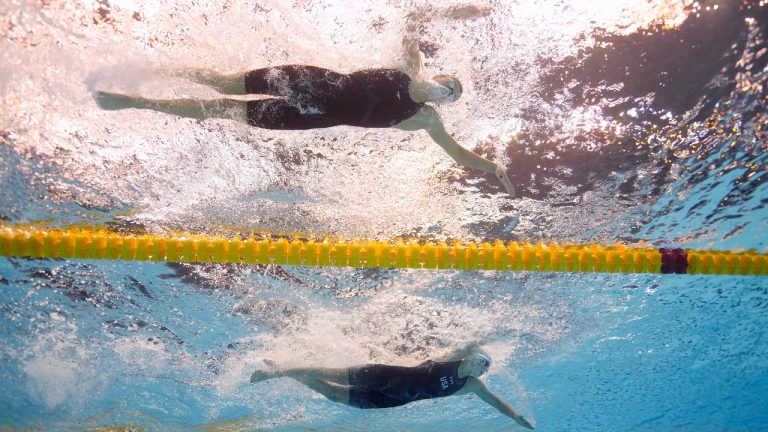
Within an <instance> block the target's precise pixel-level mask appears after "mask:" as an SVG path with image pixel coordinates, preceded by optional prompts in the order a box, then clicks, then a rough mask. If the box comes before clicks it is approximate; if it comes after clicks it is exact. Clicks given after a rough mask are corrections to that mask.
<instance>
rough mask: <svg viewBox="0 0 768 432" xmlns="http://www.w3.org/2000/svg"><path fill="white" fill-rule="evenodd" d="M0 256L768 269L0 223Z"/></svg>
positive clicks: (717, 259)
mask: <svg viewBox="0 0 768 432" xmlns="http://www.w3.org/2000/svg"><path fill="white" fill-rule="evenodd" d="M0 256H7V257H31V258H66V259H107V260H139V261H166V262H192V263H195V262H197V263H208V262H212V263H238V264H273V265H290V266H293V265H296V266H320V267H358V268H416V269H453V270H498V271H539V272H599V273H662V274H716V275H761V276H765V275H768V254H761V253H758V252H756V251H747V252H729V251H709V250H707V251H697V250H691V249H681V248H671V249H668V248H634V247H628V246H623V245H609V246H606V245H593V244H567V245H560V244H557V243H535V244H531V243H528V242H523V243H520V242H501V241H490V242H481V243H472V242H458V241H455V242H418V241H409V240H402V239H395V240H392V241H377V240H336V239H324V240H317V241H316V240H308V239H306V238H299V237H293V238H291V237H288V236H286V237H275V236H240V237H232V238H229V237H224V236H213V235H205V234H133V233H124V232H116V231H110V230H107V229H101V228H96V229H90V228H56V229H42V228H34V227H22V226H5V227H0Z"/></svg>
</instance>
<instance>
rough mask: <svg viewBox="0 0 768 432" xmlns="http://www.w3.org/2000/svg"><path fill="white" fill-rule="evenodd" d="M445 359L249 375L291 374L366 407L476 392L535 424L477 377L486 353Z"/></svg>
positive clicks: (476, 351) (334, 397) (256, 379)
mask: <svg viewBox="0 0 768 432" xmlns="http://www.w3.org/2000/svg"><path fill="white" fill-rule="evenodd" d="M443 360H445V361H438V362H435V361H432V360H427V361H425V362H424V363H421V364H420V365H418V366H413V367H407V366H391V365H383V364H368V365H363V366H354V367H350V368H335V369H334V368H320V367H311V368H295V369H275V370H257V371H255V372H254V373H253V374H252V375H251V382H252V383H258V382H261V381H266V380H269V379H274V378H282V377H288V378H292V379H294V380H296V381H298V382H300V383H302V384H304V385H305V386H307V387H309V388H311V389H312V390H314V391H316V392H318V393H320V394H322V395H323V396H325V397H326V398H328V399H329V400H331V401H333V402H337V403H342V404H345V405H349V406H353V407H356V408H363V409H368V408H391V407H396V406H400V405H405V404H407V403H410V402H414V401H417V400H422V399H433V398H440V397H446V396H459V395H464V394H468V393H474V394H476V395H477V396H478V397H479V398H480V399H481V400H482V401H483V402H485V403H487V404H488V405H490V406H492V407H494V408H496V409H497V410H499V411H500V412H501V413H502V414H504V415H506V416H508V417H510V418H512V419H513V420H514V421H516V422H517V423H518V424H519V425H520V426H523V427H526V428H528V429H533V428H534V427H533V425H532V424H531V423H530V422H529V421H528V420H527V419H525V418H524V417H523V416H522V415H520V414H518V413H517V411H515V409H514V408H512V406H510V405H509V404H508V403H507V402H505V401H503V400H502V399H500V398H499V397H498V396H496V395H495V394H493V393H491V391H490V390H489V389H488V387H486V386H485V384H484V383H483V382H482V381H480V380H479V379H478V377H480V376H481V375H483V374H484V373H486V372H487V371H488V368H489V367H490V366H491V358H490V356H489V355H488V354H486V353H485V352H483V351H482V350H480V349H478V348H477V347H476V346H471V347H469V348H467V349H464V350H459V351H457V352H455V353H453V354H452V355H450V356H448V357H446V358H445V359H443Z"/></svg>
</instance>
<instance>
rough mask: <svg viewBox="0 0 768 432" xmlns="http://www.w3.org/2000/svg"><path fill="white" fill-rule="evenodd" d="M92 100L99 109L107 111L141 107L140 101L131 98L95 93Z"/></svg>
mask: <svg viewBox="0 0 768 432" xmlns="http://www.w3.org/2000/svg"><path fill="white" fill-rule="evenodd" d="M93 98H94V99H95V100H96V103H97V104H98V105H99V107H100V108H101V109H103V110H107V111H114V110H121V109H127V108H139V107H141V103H140V99H139V98H135V97H133V96H126V95H121V94H117V93H109V92H103V91H97V92H96V93H94V95H93Z"/></svg>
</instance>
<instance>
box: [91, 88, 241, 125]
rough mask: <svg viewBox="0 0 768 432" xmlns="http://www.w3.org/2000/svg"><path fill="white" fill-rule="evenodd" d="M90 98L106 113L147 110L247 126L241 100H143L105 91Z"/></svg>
mask: <svg viewBox="0 0 768 432" xmlns="http://www.w3.org/2000/svg"><path fill="white" fill-rule="evenodd" d="M94 97H95V99H96V103H97V104H99V107H101V108H102V109H105V110H110V111H111V110H121V109H129V108H135V109H149V110H153V111H159V112H164V113H167V114H173V115H176V116H179V117H186V118H193V119H198V120H204V119H208V118H223V119H230V120H237V121H240V122H243V123H247V102H246V101H242V100H236V99H214V100H200V99H146V98H142V97H138V96H127V95H121V94H117V93H109V92H97V93H96V94H95V95H94Z"/></svg>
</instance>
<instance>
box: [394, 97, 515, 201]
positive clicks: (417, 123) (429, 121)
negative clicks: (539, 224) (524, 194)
mask: <svg viewBox="0 0 768 432" xmlns="http://www.w3.org/2000/svg"><path fill="white" fill-rule="evenodd" d="M395 127H397V128H398V129H402V130H409V131H413V130H418V129H425V130H426V131H427V132H428V133H429V136H431V137H432V139H433V140H434V141H435V142H436V143H437V145H439V146H440V147H442V148H443V150H445V151H446V153H448V155H450V156H451V157H452V158H453V160H455V161H456V162H458V163H459V164H461V165H464V166H465V167H468V168H475V169H479V170H482V171H485V172H489V173H493V174H494V175H495V176H496V177H497V178H498V179H499V181H500V182H501V183H502V184H503V185H504V188H505V189H506V190H507V193H508V194H509V195H510V196H515V187H514V186H512V182H511V181H509V177H508V176H507V170H506V169H505V168H504V167H503V166H501V165H499V164H498V163H496V162H493V161H490V160H488V159H486V158H484V157H482V156H480V155H479V154H477V153H475V152H473V151H472V150H468V149H466V148H464V147H462V146H461V145H459V143H457V142H456V140H454V139H453V137H452V136H451V135H449V134H448V132H446V130H445V126H443V122H442V120H440V116H439V115H438V114H437V112H436V111H435V109H434V108H432V107H430V106H429V105H425V106H424V107H422V108H421V109H420V110H419V112H418V113H416V114H415V115H414V116H413V117H411V118H409V119H407V120H405V121H403V122H400V123H398V124H397V125H396V126H395Z"/></svg>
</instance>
